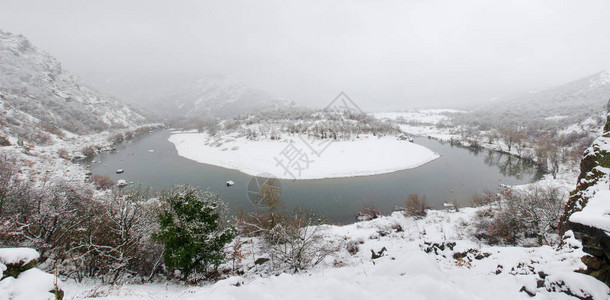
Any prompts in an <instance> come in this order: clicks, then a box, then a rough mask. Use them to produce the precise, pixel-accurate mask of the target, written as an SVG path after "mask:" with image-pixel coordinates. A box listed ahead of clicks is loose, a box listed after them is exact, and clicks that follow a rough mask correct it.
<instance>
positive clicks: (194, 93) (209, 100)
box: [156, 76, 284, 118]
mask: <svg viewBox="0 0 610 300" xmlns="http://www.w3.org/2000/svg"><path fill="white" fill-rule="evenodd" d="M156 102H157V105H156V107H158V108H160V109H162V111H165V112H170V113H171V114H173V115H174V116H184V117H187V118H196V117H228V116H232V115H236V114H239V113H246V112H253V111H257V110H260V109H263V108H268V107H274V106H283V105H284V102H283V101H281V100H279V99H276V98H273V97H272V96H271V95H269V94H267V93H266V92H263V91H260V90H256V89H253V88H249V87H247V86H246V85H244V84H242V83H240V82H237V81H234V80H231V79H228V78H223V77H217V76H215V77H203V78H199V79H197V80H195V81H193V82H192V83H191V84H190V85H189V86H188V87H186V88H185V89H184V90H182V91H177V92H176V93H174V94H171V95H168V96H165V97H161V98H159V99H158V100H157V101H156Z"/></svg>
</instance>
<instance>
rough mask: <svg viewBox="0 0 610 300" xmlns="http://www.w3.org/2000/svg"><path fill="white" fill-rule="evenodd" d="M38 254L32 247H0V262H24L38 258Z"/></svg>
mask: <svg viewBox="0 0 610 300" xmlns="http://www.w3.org/2000/svg"><path fill="white" fill-rule="evenodd" d="M39 257H40V254H38V251H36V250H34V249H32V248H2V249H0V263H3V264H5V265H10V264H17V263H20V262H21V263H24V264H27V263H29V262H30V261H32V260H35V259H38V258H39Z"/></svg>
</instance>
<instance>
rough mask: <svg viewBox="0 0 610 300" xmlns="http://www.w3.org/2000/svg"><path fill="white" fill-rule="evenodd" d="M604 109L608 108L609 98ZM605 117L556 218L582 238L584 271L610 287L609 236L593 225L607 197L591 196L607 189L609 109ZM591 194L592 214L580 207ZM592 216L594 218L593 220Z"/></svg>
mask: <svg viewBox="0 0 610 300" xmlns="http://www.w3.org/2000/svg"><path fill="white" fill-rule="evenodd" d="M608 108H609V109H610V101H609V102H608ZM606 120H607V121H606V125H605V126H604V132H603V134H602V136H601V137H599V138H597V139H596V140H595V141H594V142H593V144H592V145H591V147H589V148H588V149H587V150H586V151H585V154H584V157H583V159H582V161H581V163H580V175H579V177H578V183H577V185H576V189H574V191H572V192H571V193H570V198H569V200H568V203H567V204H566V207H565V211H564V214H563V215H562V217H561V219H560V231H561V233H564V232H565V231H567V230H572V231H573V232H574V235H575V237H576V238H577V239H579V240H581V241H582V244H583V250H584V251H585V252H586V253H588V254H589V255H590V256H585V257H583V258H582V261H583V263H585V265H586V266H587V270H586V271H585V272H586V273H587V274H590V275H592V276H594V277H596V278H597V279H599V280H601V281H603V282H604V283H606V285H609V286H610V235H609V232H608V230H607V228H606V227H604V226H600V225H597V224H602V223H603V222H605V221H606V220H605V219H604V218H606V217H607V218H610V216H608V215H606V214H605V212H603V211H601V210H600V209H598V207H599V205H600V204H601V205H602V206H605V205H606V204H605V202H608V204H607V206H608V207H610V198H605V197H595V195H596V194H598V192H599V191H602V190H606V191H607V190H608V189H609V183H610V180H609V177H610V176H609V173H610V111H609V113H608V114H607V115H606ZM604 193H606V192H604ZM600 194H601V193H600ZM594 197H595V202H596V205H597V206H596V208H595V209H594V210H593V212H592V213H591V212H587V213H585V212H584V211H583V210H584V209H585V207H586V206H587V204H588V203H589V201H592V199H593V198H594ZM589 210H592V209H589ZM576 216H577V217H576ZM593 218H596V220H595V221H593V220H592V219H593ZM600 220H601V221H600Z"/></svg>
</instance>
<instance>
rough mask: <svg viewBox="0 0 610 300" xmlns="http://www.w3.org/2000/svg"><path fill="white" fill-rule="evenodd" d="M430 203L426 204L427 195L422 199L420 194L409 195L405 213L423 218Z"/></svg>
mask: <svg viewBox="0 0 610 300" xmlns="http://www.w3.org/2000/svg"><path fill="white" fill-rule="evenodd" d="M428 208H429V207H428V205H427V204H426V195H423V196H422V197H421V199H420V198H419V195H418V194H411V195H409V196H408V197H407V200H406V206H405V215H407V216H412V217H415V218H423V217H425V216H426V214H427V211H426V210H427V209H428Z"/></svg>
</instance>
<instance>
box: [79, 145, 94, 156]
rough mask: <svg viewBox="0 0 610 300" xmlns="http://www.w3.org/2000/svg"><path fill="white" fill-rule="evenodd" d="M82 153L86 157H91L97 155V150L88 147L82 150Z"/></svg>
mask: <svg viewBox="0 0 610 300" xmlns="http://www.w3.org/2000/svg"><path fill="white" fill-rule="evenodd" d="M80 152H81V153H82V154H83V155H85V156H91V155H94V154H95V148H94V147H93V146H86V147H83V148H82V149H80Z"/></svg>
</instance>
